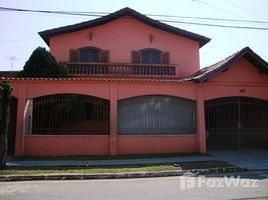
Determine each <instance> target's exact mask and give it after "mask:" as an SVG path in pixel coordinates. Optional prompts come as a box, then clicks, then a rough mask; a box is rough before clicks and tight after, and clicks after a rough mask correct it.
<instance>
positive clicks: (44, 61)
mask: <svg viewBox="0 0 268 200" xmlns="http://www.w3.org/2000/svg"><path fill="white" fill-rule="evenodd" d="M67 75H68V70H67V68H66V67H65V66H64V65H62V64H58V63H57V61H56V59H55V58H54V57H53V56H52V55H51V53H50V52H48V51H47V50H46V49H45V48H43V47H37V48H36V49H35V50H34V51H33V53H32V55H31V56H30V58H29V59H28V61H27V62H26V63H25V65H24V67H23V70H22V71H21V72H20V73H19V74H18V75H17V76H18V77H28V78H39V77H46V78H60V77H67Z"/></svg>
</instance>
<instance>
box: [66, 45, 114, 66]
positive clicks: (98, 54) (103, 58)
mask: <svg viewBox="0 0 268 200" xmlns="http://www.w3.org/2000/svg"><path fill="white" fill-rule="evenodd" d="M69 60H70V62H103V63H105V62H109V50H102V49H99V48H96V47H83V48H80V49H70V58H69Z"/></svg>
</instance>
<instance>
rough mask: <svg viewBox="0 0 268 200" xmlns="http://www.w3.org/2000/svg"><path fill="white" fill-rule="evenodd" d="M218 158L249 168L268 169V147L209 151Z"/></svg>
mask: <svg viewBox="0 0 268 200" xmlns="http://www.w3.org/2000/svg"><path fill="white" fill-rule="evenodd" d="M208 153H209V154H210V155H212V156H213V157H214V158H215V159H216V160H224V161H227V162H229V163H231V164H234V165H236V166H238V167H243V168H246V169H249V170H256V169H259V170H262V169H268V149H251V150H241V151H239V150H232V151H231V150H224V151H219V150H218V151H209V152H208Z"/></svg>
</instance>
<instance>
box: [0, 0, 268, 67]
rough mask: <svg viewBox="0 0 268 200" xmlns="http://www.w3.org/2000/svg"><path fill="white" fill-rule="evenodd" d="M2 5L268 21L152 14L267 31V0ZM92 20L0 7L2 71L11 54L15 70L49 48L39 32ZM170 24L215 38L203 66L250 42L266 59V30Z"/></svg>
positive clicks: (0, 3)
mask: <svg viewBox="0 0 268 200" xmlns="http://www.w3.org/2000/svg"><path fill="white" fill-rule="evenodd" d="M0 7H12V8H23V9H37V10H53V11H56V10H57V11H63V10H64V11H86V12H108V13H111V12H115V11H117V10H119V9H121V8H124V7H130V8H132V9H135V10H136V11H138V12H140V13H143V14H155V15H175V16H185V17H206V18H226V19H237V20H253V21H261V22H266V23H245V22H222V21H211V20H210V21H207V20H194V19H185V18H164V17H157V16H153V17H152V18H154V19H157V20H161V19H165V20H176V21H183V22H197V23H212V24H222V25H228V26H243V27H245V26H246V27H258V28H266V29H268V12H267V8H268V1H267V0H217V1H215V0H164V1H163V0H75V1H66V0H58V1H55V0H45V1H44V0H42V1H41V0H12V1H11V0H0ZM90 19H94V17H82V16H65V15H64V16H62V15H55V14H40V13H23V12H9V11H1V10H0V27H1V29H0V70H1V71H3V70H11V59H12V58H13V70H20V69H22V68H23V65H24V63H25V61H26V60H27V59H28V58H29V56H30V55H31V53H32V51H33V50H34V49H35V48H36V47H38V46H42V47H46V48H47V49H48V46H47V45H46V44H45V42H44V41H43V40H42V39H41V38H40V36H39V35H38V32H39V31H43V30H47V29H51V28H56V27H60V26H64V25H70V24H74V23H79V22H82V21H87V20H90ZM169 24H170V25H173V26H176V27H179V28H182V29H185V30H188V31H192V32H195V33H198V34H201V35H204V36H206V37H209V38H211V39H212V40H211V41H210V42H209V43H208V44H206V45H205V46H203V47H202V48H201V49H200V63H201V67H205V66H208V65H211V64H214V63H215V62H217V61H219V60H221V59H223V58H225V57H227V56H229V55H231V54H232V53H234V52H236V51H238V50H240V49H242V48H243V47H245V46H249V47H250V48H251V49H252V50H253V51H255V52H256V53H257V54H259V55H260V56H261V57H262V58H263V59H265V60H266V61H268V30H250V29H234V28H220V27H209V26H200V25H190V24H180V23H169Z"/></svg>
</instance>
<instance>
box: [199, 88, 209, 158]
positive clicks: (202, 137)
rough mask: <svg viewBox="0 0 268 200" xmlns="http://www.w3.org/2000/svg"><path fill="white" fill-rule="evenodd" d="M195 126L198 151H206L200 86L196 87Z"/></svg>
mask: <svg viewBox="0 0 268 200" xmlns="http://www.w3.org/2000/svg"><path fill="white" fill-rule="evenodd" d="M197 126H198V127H197V128H198V140H199V152H200V153H206V152H207V149H206V128H205V106H204V97H203V91H202V86H198V87H197Z"/></svg>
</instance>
